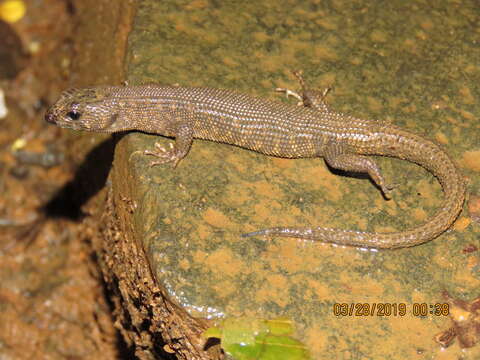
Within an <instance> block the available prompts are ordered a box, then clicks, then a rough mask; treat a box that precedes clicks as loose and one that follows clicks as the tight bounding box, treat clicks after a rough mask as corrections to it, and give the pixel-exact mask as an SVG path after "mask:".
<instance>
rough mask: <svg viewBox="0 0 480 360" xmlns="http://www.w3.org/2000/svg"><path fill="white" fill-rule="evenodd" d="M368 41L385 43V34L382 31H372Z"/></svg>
mask: <svg viewBox="0 0 480 360" xmlns="http://www.w3.org/2000/svg"><path fill="white" fill-rule="evenodd" d="M370 39H372V41H375V42H382V43H383V42H385V41H387V34H386V33H385V32H384V31H379V30H373V31H372V32H371V33H370Z"/></svg>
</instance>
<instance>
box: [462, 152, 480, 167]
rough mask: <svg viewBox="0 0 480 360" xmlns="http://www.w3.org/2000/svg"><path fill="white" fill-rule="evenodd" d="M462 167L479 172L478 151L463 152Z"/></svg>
mask: <svg viewBox="0 0 480 360" xmlns="http://www.w3.org/2000/svg"><path fill="white" fill-rule="evenodd" d="M462 165H463V166H465V167H466V168H467V169H470V170H473V171H477V172H480V150H472V151H465V152H464V153H463V156H462Z"/></svg>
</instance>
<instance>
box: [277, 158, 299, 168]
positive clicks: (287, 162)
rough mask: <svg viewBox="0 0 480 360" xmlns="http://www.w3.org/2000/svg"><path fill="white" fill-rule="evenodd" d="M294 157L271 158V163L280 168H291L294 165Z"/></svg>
mask: <svg viewBox="0 0 480 360" xmlns="http://www.w3.org/2000/svg"><path fill="white" fill-rule="evenodd" d="M294 161H295V160H294V159H293V160H292V159H283V158H272V163H273V164H274V165H275V166H277V167H279V168H282V169H287V168H291V167H292V166H293V165H294Z"/></svg>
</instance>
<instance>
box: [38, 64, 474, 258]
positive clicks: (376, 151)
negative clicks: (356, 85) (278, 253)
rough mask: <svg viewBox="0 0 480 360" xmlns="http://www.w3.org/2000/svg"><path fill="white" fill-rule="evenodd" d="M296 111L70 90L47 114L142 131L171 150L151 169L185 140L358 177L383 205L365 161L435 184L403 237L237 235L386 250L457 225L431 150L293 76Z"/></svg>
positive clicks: (440, 163)
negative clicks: (399, 167) (426, 213)
mask: <svg viewBox="0 0 480 360" xmlns="http://www.w3.org/2000/svg"><path fill="white" fill-rule="evenodd" d="M295 75H296V76H297V78H298V80H299V82H300V85H301V90H302V92H301V94H299V93H297V92H294V91H291V90H287V89H277V90H278V91H283V92H285V93H286V94H287V97H288V96H289V95H292V96H294V97H296V98H298V99H299V100H300V101H301V104H297V105H303V106H295V105H292V104H288V103H284V102H281V101H277V100H267V99H259V98H256V97H253V96H250V95H247V94H244V93H240V92H236V91H233V90H225V89H215V88H201V87H181V86H164V85H157V84H147V85H123V86H98V87H90V88H83V89H69V90H66V91H64V92H63V93H62V94H61V96H60V98H59V99H58V100H57V102H56V103H54V104H53V105H52V106H51V107H50V108H49V109H48V110H47V112H46V113H45V120H46V121H47V122H49V123H52V124H55V125H57V126H59V127H63V128H70V129H74V130H86V131H93V132H107V133H114V132H123V131H131V130H133V131H141V132H145V133H152V134H157V135H161V136H165V137H171V138H175V144H174V145H173V144H172V143H170V148H165V147H162V146H161V145H160V144H159V143H155V147H154V149H153V150H145V151H144V153H145V154H146V155H153V156H155V157H156V158H157V160H156V161H152V163H151V165H152V166H153V165H158V164H164V163H171V164H172V165H173V166H174V167H175V166H176V165H177V163H178V162H179V161H180V160H181V159H183V158H184V157H185V156H186V155H187V153H188V152H189V150H190V147H191V145H192V142H193V139H194V138H198V139H204V140H210V141H216V142H220V143H225V144H230V145H236V146H239V147H242V148H246V149H249V150H253V151H256V152H259V153H262V154H265V155H270V156H277V157H283V158H317V157H321V158H323V159H324V160H325V162H326V163H327V164H328V165H329V166H330V167H332V168H334V169H339V170H343V171H347V172H357V173H366V174H368V175H369V176H370V178H371V179H372V181H373V182H374V184H376V185H377V186H378V187H379V188H380V189H381V191H382V192H383V194H384V196H385V198H387V199H389V198H390V191H391V190H392V188H391V187H390V186H389V185H388V184H387V183H386V182H385V180H384V178H383V176H382V173H381V171H380V169H379V167H378V166H377V164H376V163H375V161H374V160H373V158H372V157H371V156H372V155H378V156H388V157H395V158H399V159H403V160H407V161H410V162H413V163H416V164H418V165H420V166H422V167H423V168H425V169H426V170H427V171H429V172H431V173H432V174H433V175H434V176H435V177H436V178H437V179H438V181H439V182H440V184H441V186H442V189H443V192H444V200H443V203H442V205H441V208H440V209H439V210H437V212H436V213H435V214H434V215H433V216H432V217H430V218H429V219H427V220H426V221H425V222H424V223H422V224H420V225H417V226H414V227H412V228H410V229H407V230H405V231H398V232H388V233H380V232H364V231H356V230H342V229H332V228H325V227H298V228H297V227H275V228H270V229H264V230H260V231H254V232H251V233H248V234H243V235H242V236H244V237H250V236H280V237H291V238H300V239H309V240H313V241H321V242H327V243H336V244H339V245H347V246H355V247H362V248H378V249H394V248H403V247H410V246H414V245H418V244H422V243H425V242H427V241H430V240H432V239H434V238H436V237H438V236H439V235H440V234H442V233H443V232H445V231H446V230H447V229H449V228H450V226H451V225H452V224H453V223H454V221H455V220H456V218H457V217H458V216H459V214H460V212H461V210H462V208H463V203H464V199H465V191H466V188H465V183H464V181H463V178H462V175H461V174H460V172H459V171H458V169H457V167H456V165H455V163H454V162H453V161H452V159H451V158H450V157H449V156H448V155H447V153H446V152H445V151H443V150H442V149H441V148H440V146H439V145H437V144H436V143H435V142H433V141H430V140H427V139H426V138H424V137H421V136H418V135H415V134H414V133H412V132H409V131H407V130H404V129H402V128H400V127H397V126H395V125H392V124H384V123H381V122H378V121H373V120H362V119H359V118H356V117H353V116H350V115H344V114H341V113H339V112H335V111H333V110H331V109H330V107H329V106H328V104H327V103H326V101H325V99H324V98H325V95H326V92H323V93H322V92H320V91H318V90H310V89H309V88H308V87H307V86H306V85H305V82H304V80H303V77H302V75H301V73H300V72H296V73H295Z"/></svg>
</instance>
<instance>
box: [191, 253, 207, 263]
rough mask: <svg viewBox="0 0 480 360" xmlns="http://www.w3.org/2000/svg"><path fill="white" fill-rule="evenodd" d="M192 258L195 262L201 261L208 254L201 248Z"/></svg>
mask: <svg viewBox="0 0 480 360" xmlns="http://www.w3.org/2000/svg"><path fill="white" fill-rule="evenodd" d="M192 255H193V260H194V261H195V262H197V263H202V262H204V261H205V259H206V258H207V256H208V253H207V252H205V251H202V250H197V251H195V252H194V253H193V254H192Z"/></svg>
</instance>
